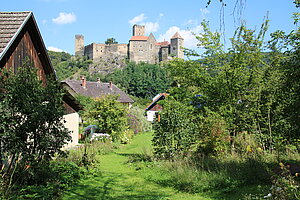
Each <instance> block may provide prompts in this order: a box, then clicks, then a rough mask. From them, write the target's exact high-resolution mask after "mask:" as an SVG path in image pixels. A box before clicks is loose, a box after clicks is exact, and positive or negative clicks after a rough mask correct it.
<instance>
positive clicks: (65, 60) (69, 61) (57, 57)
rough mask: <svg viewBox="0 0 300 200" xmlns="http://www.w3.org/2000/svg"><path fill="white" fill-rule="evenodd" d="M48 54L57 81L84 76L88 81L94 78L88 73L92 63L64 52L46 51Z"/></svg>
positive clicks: (84, 58)
mask: <svg viewBox="0 0 300 200" xmlns="http://www.w3.org/2000/svg"><path fill="white" fill-rule="evenodd" d="M48 53H49V57H50V59H51V62H52V64H53V66H54V69H55V71H56V76H57V78H58V80H59V81H62V80H65V79H76V78H79V77H80V75H84V76H85V77H86V78H87V79H88V80H90V79H93V78H95V77H92V75H91V74H90V73H89V72H88V69H89V65H90V64H91V63H92V61H91V60H89V59H87V58H86V57H81V56H71V55H70V54H68V53H66V52H54V51H48ZM95 80H96V79H95Z"/></svg>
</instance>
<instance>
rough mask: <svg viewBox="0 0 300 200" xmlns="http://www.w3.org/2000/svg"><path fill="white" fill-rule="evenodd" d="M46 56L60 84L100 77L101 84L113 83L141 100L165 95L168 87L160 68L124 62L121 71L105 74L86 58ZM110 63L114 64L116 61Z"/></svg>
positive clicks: (54, 53)
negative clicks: (64, 81)
mask: <svg viewBox="0 0 300 200" xmlns="http://www.w3.org/2000/svg"><path fill="white" fill-rule="evenodd" d="M48 53H49V56H50V59H51V61H52V64H53V66H54V68H55V71H56V75H57V77H58V80H59V81H62V80H65V79H79V78H80V76H82V75H84V76H85V77H86V79H87V80H88V81H96V80H97V78H100V79H101V81H103V82H109V81H113V83H114V84H116V85H117V86H118V87H120V88H121V89H122V90H123V91H125V92H127V93H128V94H130V95H132V96H135V97H141V98H153V97H154V96H156V95H157V94H158V93H163V92H166V91H167V89H169V87H170V84H171V81H170V78H169V77H168V76H167V72H166V69H164V68H163V67H161V66H159V65H153V64H146V63H140V64H135V63H132V62H125V63H124V66H122V67H121V68H113V70H111V71H109V72H110V73H107V71H105V72H103V71H99V70H97V69H96V68H95V65H97V63H96V64H95V63H93V61H92V60H88V59H86V58H85V57H75V56H72V55H70V54H68V53H65V52H53V51H49V52H48ZM112 62H113V63H114V64H115V60H113V61H112ZM98 64H99V63H98ZM108 65H109V64H107V66H108Z"/></svg>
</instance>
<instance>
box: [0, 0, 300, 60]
mask: <svg viewBox="0 0 300 200" xmlns="http://www.w3.org/2000/svg"><path fill="white" fill-rule="evenodd" d="M223 1H224V2H225V3H226V6H224V7H222V6H221V4H220V2H219V0H212V3H211V4H210V5H209V6H208V7H206V5H207V4H206V2H207V0H185V1H182V0H147V1H144V0H109V1H107V0H105V1H104V0H1V8H2V9H0V10H1V11H32V12H33V14H34V17H35V19H36V21H37V24H38V27H39V30H40V32H41V34H42V37H43V40H44V43H45V45H46V47H47V49H49V50H52V51H65V52H68V53H70V54H74V40H75V35H76V34H82V35H84V39H85V40H84V42H85V45H88V44H91V43H93V42H95V43H104V42H105V40H106V39H107V38H111V37H113V38H115V39H116V41H118V42H119V43H125V44H127V43H128V41H129V39H130V38H131V36H132V26H133V25H134V24H140V25H145V27H146V35H149V34H150V33H153V34H154V36H155V37H156V40H157V41H158V42H161V41H164V40H167V41H169V39H170V37H172V35H174V34H175V33H176V32H179V34H180V35H181V36H182V37H183V38H184V46H185V47H187V48H190V49H197V40H196V39H195V36H194V35H193V33H196V34H201V32H202V27H201V25H200V23H201V22H202V21H203V20H206V21H209V24H210V28H211V30H213V31H220V30H222V32H223V33H224V36H225V38H229V37H232V36H233V33H234V30H235V29H236V27H237V26H238V25H239V23H240V21H243V22H244V23H245V24H246V25H247V27H248V28H251V29H256V30H259V28H260V25H261V24H262V22H263V21H264V18H265V17H266V16H268V19H269V20H270V23H269V31H268V34H270V33H271V32H274V31H275V30H283V31H285V32H287V33H288V32H290V31H292V30H293V29H295V25H294V23H293V19H292V13H293V12H299V8H296V7H295V6H294V4H293V0H239V2H240V3H242V4H241V5H242V6H240V5H238V6H236V7H235V5H236V4H235V2H236V0H223ZM223 30H225V31H223ZM267 39H268V36H267ZM225 41H226V40H225ZM199 51H201V50H200V49H199Z"/></svg>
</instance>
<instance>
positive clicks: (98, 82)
mask: <svg viewBox="0 0 300 200" xmlns="http://www.w3.org/2000/svg"><path fill="white" fill-rule="evenodd" d="M100 86H101V80H100V78H97V87H100Z"/></svg>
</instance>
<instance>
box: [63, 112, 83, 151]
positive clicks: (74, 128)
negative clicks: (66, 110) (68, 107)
mask: <svg viewBox="0 0 300 200" xmlns="http://www.w3.org/2000/svg"><path fill="white" fill-rule="evenodd" d="M79 121H80V117H79V114H78V113H77V112H75V113H70V114H66V115H64V117H63V123H64V126H65V127H66V128H67V129H68V130H69V131H71V137H72V141H71V142H69V143H68V144H66V145H65V146H64V148H70V147H74V146H76V145H77V144H78V136H79Z"/></svg>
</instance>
